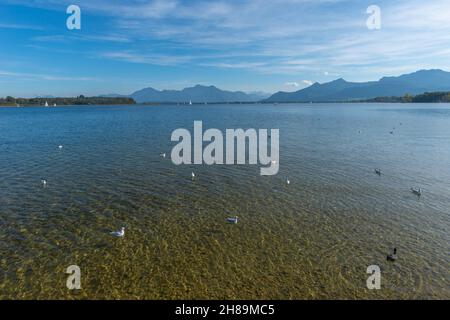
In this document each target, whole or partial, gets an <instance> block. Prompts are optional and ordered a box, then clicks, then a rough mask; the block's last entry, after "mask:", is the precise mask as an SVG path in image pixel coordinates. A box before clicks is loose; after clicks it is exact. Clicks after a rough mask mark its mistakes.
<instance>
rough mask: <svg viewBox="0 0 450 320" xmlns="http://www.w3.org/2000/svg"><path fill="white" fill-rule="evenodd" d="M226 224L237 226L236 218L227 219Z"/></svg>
mask: <svg viewBox="0 0 450 320" xmlns="http://www.w3.org/2000/svg"><path fill="white" fill-rule="evenodd" d="M227 222H229V223H232V224H237V223H238V216H236V217H233V218H227Z"/></svg>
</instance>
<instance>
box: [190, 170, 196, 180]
mask: <svg viewBox="0 0 450 320" xmlns="http://www.w3.org/2000/svg"><path fill="white" fill-rule="evenodd" d="M191 176H192V180H194V179H195V174H194V173H193V172H192V173H191Z"/></svg>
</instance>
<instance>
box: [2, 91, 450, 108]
mask: <svg viewBox="0 0 450 320" xmlns="http://www.w3.org/2000/svg"><path fill="white" fill-rule="evenodd" d="M293 103H301V104H323V103H327V104H343V103H347V104H351V103H399V104H406V103H450V92H447V91H446V92H425V93H423V94H418V95H415V96H414V95H409V94H406V95H404V96H402V97H376V98H370V99H358V100H356V99H355V100H346V101H265V100H262V101H253V102H252V101H246V102H239V101H234V102H144V103H136V101H135V100H134V99H132V98H128V97H84V96H79V97H76V98H30V99H26V98H14V97H6V98H0V107H58V106H91V105H95V106H99V105H106V106H118V105H146V106H158V105H179V106H190V105H218V104H230V105H240V104H266V105H271V104H272V105H277V104H293Z"/></svg>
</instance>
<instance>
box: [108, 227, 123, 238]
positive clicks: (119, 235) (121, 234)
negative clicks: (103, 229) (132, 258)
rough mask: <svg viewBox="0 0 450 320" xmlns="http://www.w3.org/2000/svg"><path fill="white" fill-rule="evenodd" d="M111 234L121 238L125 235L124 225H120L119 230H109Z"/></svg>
mask: <svg viewBox="0 0 450 320" xmlns="http://www.w3.org/2000/svg"><path fill="white" fill-rule="evenodd" d="M111 235H112V236H114V237H117V238H123V237H124V236H125V227H122V228H121V229H120V230H119V231H113V232H111Z"/></svg>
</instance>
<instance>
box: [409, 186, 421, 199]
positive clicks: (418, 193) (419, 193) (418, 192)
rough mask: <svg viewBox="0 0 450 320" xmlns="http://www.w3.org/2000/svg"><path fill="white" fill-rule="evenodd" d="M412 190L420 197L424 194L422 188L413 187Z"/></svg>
mask: <svg viewBox="0 0 450 320" xmlns="http://www.w3.org/2000/svg"><path fill="white" fill-rule="evenodd" d="M411 192H412V193H414V194H415V195H416V196H418V197H420V196H421V195H422V190H421V189H420V188H419V189H414V188H411Z"/></svg>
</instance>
